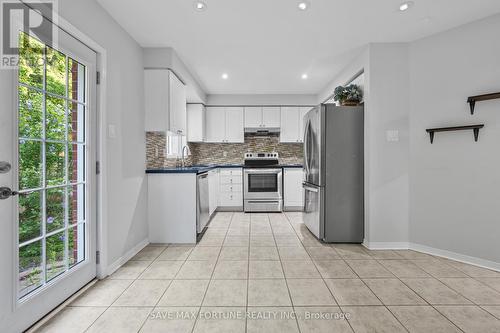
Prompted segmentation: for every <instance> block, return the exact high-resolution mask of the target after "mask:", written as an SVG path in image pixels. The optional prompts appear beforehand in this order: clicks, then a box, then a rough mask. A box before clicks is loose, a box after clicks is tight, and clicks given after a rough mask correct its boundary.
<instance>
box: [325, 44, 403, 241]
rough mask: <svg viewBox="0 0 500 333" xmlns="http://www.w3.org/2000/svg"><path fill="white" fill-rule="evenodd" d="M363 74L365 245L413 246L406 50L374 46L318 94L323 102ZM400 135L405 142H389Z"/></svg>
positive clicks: (399, 46)
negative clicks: (410, 235)
mask: <svg viewBox="0 0 500 333" xmlns="http://www.w3.org/2000/svg"><path fill="white" fill-rule="evenodd" d="M360 71H364V96H365V97H364V100H365V244H366V245H367V246H368V247H370V248H402V247H406V246H407V245H408V221H409V218H408V201H409V197H408V196H409V194H408V158H409V157H408V154H409V152H408V151H409V142H408V128H409V124H408V114H409V104H408V103H409V97H408V84H409V69H408V46H407V44H370V45H368V46H367V47H366V49H365V50H364V51H363V52H362V53H361V54H360V55H359V56H358V57H357V58H355V59H353V61H352V62H351V63H350V64H349V65H348V66H346V67H345V68H344V69H343V70H342V71H341V72H340V73H339V74H338V75H337V77H336V78H335V79H334V80H332V81H331V82H330V83H329V84H328V85H327V87H325V89H323V91H321V92H320V93H319V94H318V97H317V98H318V102H323V101H325V100H327V99H329V97H330V96H331V95H332V94H333V91H334V89H335V87H336V86H338V85H345V84H347V83H349V82H350V81H351V80H352V79H353V77H354V76H355V75H356V74H358V73H359V72H360ZM387 130H398V131H399V136H400V141H399V142H387V140H386V131H387Z"/></svg>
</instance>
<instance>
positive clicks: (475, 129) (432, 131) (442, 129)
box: [425, 124, 484, 144]
mask: <svg viewBox="0 0 500 333" xmlns="http://www.w3.org/2000/svg"><path fill="white" fill-rule="evenodd" d="M483 127H484V124H478V125H466V126H453V127H438V128H428V129H426V130H425V131H426V132H427V133H429V137H430V140H431V144H432V143H434V134H435V133H436V132H451V131H464V130H472V131H473V132H474V141H475V142H477V140H478V139H479V130H480V129H481V128H483Z"/></svg>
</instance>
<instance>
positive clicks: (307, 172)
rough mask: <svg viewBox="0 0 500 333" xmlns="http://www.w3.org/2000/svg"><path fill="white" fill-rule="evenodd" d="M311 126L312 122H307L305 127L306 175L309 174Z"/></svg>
mask: <svg viewBox="0 0 500 333" xmlns="http://www.w3.org/2000/svg"><path fill="white" fill-rule="evenodd" d="M310 124H311V120H310V119H308V120H307V124H306V126H305V127H304V129H305V130H304V166H305V168H306V174H309V151H308V149H307V146H308V145H309V140H308V138H309V135H308V134H309V125H310Z"/></svg>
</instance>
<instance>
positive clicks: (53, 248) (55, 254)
mask: <svg viewBox="0 0 500 333" xmlns="http://www.w3.org/2000/svg"><path fill="white" fill-rule="evenodd" d="M65 236H66V230H64V231H61V232H60V233H57V234H54V235H52V236H49V237H47V239H46V244H47V246H46V249H45V253H46V254H45V262H46V271H47V281H49V280H50V279H53V278H54V277H56V276H58V275H59V274H61V273H62V272H64V271H65V270H66V263H65V261H64V256H65V244H66V242H65V240H64V238H65Z"/></svg>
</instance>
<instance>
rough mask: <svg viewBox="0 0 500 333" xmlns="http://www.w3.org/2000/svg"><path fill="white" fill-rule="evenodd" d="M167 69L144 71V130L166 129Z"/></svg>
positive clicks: (158, 130) (167, 118)
mask: <svg viewBox="0 0 500 333" xmlns="http://www.w3.org/2000/svg"><path fill="white" fill-rule="evenodd" d="M168 73H169V72H168V70H150V69H147V70H145V71H144V97H145V101H144V103H145V104H144V108H145V111H146V123H145V127H146V131H151V132H160V131H168V130H169V128H170V127H169V126H170V119H169V114H168V108H169V97H168V96H169V90H168V86H169V74H168Z"/></svg>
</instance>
